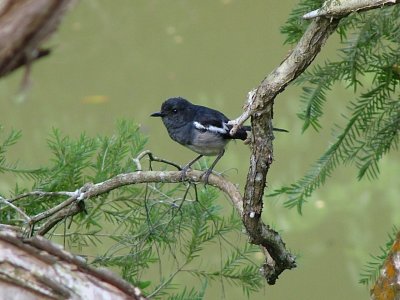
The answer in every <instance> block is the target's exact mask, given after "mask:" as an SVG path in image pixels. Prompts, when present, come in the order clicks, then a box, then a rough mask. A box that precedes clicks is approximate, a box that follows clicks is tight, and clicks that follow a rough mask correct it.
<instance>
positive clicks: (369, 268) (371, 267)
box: [360, 227, 398, 286]
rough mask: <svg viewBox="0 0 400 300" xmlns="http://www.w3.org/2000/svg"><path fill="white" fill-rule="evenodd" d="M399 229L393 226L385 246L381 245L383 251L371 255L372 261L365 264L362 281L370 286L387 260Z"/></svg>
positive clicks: (361, 276)
mask: <svg viewBox="0 0 400 300" xmlns="http://www.w3.org/2000/svg"><path fill="white" fill-rule="evenodd" d="M397 232H398V229H397V228H396V227H393V229H392V232H391V233H389V234H388V240H387V242H386V244H385V245H384V246H383V247H380V250H381V253H380V254H378V255H371V259H372V260H371V261H369V262H367V264H366V265H365V266H364V270H363V273H361V275H360V283H361V284H364V285H366V286H369V285H370V284H371V283H373V282H375V281H376V279H377V278H378V276H379V271H380V269H381V268H382V266H383V263H384V262H385V259H386V257H387V256H388V254H389V251H390V249H391V247H392V246H393V243H394V242H395V240H396V234H397Z"/></svg>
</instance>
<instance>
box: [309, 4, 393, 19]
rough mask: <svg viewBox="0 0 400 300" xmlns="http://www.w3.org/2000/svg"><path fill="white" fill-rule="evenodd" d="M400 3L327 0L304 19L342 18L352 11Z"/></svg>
mask: <svg viewBox="0 0 400 300" xmlns="http://www.w3.org/2000/svg"><path fill="white" fill-rule="evenodd" d="M398 3H400V0H346V1H337V0H329V1H325V2H324V4H323V5H322V7H321V8H319V9H317V10H313V11H311V12H309V13H307V14H305V15H304V16H303V18H304V19H313V18H317V17H329V18H342V17H344V16H347V15H348V14H350V13H352V12H360V11H364V10H370V9H373V8H380V7H383V6H388V5H393V4H398Z"/></svg>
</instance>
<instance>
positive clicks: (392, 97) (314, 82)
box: [270, 0, 400, 213]
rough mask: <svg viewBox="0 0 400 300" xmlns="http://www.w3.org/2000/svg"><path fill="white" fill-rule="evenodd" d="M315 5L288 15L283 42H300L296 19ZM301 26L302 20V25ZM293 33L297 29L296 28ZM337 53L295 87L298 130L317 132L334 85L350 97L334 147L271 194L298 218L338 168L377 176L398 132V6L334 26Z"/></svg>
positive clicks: (303, 6)
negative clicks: (338, 45) (353, 168)
mask: <svg viewBox="0 0 400 300" xmlns="http://www.w3.org/2000/svg"><path fill="white" fill-rule="evenodd" d="M314 4H315V5H316V4H317V1H309V0H305V1H302V3H301V4H300V6H299V9H296V10H295V11H294V12H293V14H292V15H291V17H290V19H289V21H288V23H287V25H285V27H284V28H283V32H285V33H287V34H288V38H287V41H288V42H291V43H293V42H296V41H297V40H298V39H299V36H300V32H303V27H300V26H297V27H296V26H295V25H296V24H297V23H296V21H295V20H297V19H298V18H300V17H301V15H302V14H303V13H304V12H306V11H309V10H311V7H312V6H313V5H314ZM303 22H304V21H302V24H303ZM296 28H297V29H296ZM338 33H339V34H340V38H341V45H342V47H341V49H340V50H339V57H340V59H339V60H338V61H332V60H328V61H326V62H325V63H324V65H318V66H315V67H314V68H313V69H312V70H310V71H307V72H305V73H304V74H303V75H302V76H301V77H300V78H299V79H298V80H297V84H301V85H304V87H303V91H304V92H303V95H302V97H301V100H302V102H303V105H304V109H303V111H302V112H301V113H300V114H299V117H300V118H301V119H302V120H303V121H304V124H303V131H305V130H307V129H309V128H310V127H311V128H314V129H315V130H319V129H320V128H321V124H320V118H321V116H322V115H323V112H324V104H325V102H326V100H327V98H326V95H327V94H328V93H329V92H330V90H331V88H332V86H333V85H334V84H336V83H338V82H342V83H345V85H346V86H347V87H348V88H352V89H353V90H354V92H355V95H356V96H355V99H354V100H351V101H350V105H349V106H348V107H347V110H348V116H345V119H346V123H347V124H346V125H345V126H344V127H340V126H338V125H336V126H335V127H336V130H335V132H336V133H337V134H336V136H335V137H334V142H333V143H332V144H331V145H330V146H329V148H328V149H327V150H326V151H325V153H323V154H322V156H321V157H320V158H319V159H318V160H317V161H316V162H315V164H314V165H313V166H312V167H311V169H310V170H309V171H308V172H307V173H306V174H305V175H304V177H303V178H301V179H299V180H298V181H297V182H295V183H293V184H291V185H288V186H284V187H281V188H279V189H277V190H275V191H274V192H273V193H272V194H271V195H270V196H276V195H279V194H286V195H287V196H288V200H287V201H286V202H285V205H286V206H287V207H297V209H298V211H299V212H300V213H301V210H302V206H303V204H304V203H305V202H306V200H307V198H308V197H310V195H311V194H312V193H313V192H314V191H315V190H316V189H317V188H319V187H320V186H321V185H323V184H324V183H325V181H326V179H327V178H328V177H330V175H331V174H332V172H333V171H334V170H335V169H336V168H337V167H338V166H339V165H341V164H353V165H355V166H356V167H357V168H358V179H362V178H364V177H367V178H368V179H374V178H376V177H377V176H378V175H379V161H380V159H381V158H382V157H383V156H384V155H385V154H387V153H388V152H389V151H391V150H397V149H398V143H399V131H400V95H399V93H398V86H399V83H400V72H399V64H400V42H399V41H400V7H399V6H398V5H396V6H392V7H387V8H382V9H376V10H372V11H368V12H364V13H360V14H357V13H355V14H352V15H350V16H349V17H347V18H346V19H345V20H344V21H343V22H342V23H341V24H340V26H339V28H338Z"/></svg>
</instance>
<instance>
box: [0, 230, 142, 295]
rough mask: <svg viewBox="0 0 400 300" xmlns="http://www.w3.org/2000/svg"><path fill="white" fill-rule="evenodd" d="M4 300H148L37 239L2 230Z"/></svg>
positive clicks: (0, 276) (111, 276) (0, 277)
mask: <svg viewBox="0 0 400 300" xmlns="http://www.w3.org/2000/svg"><path fill="white" fill-rule="evenodd" d="M0 249H1V251H0V291H1V292H0V297H1V299H8V300H12V299H24V300H31V299H83V298H85V299H97V300H102V299H104V300H106V299H117V300H118V299H137V300H139V299H140V300H142V299H146V298H145V297H144V296H142V295H141V292H140V290H139V289H138V288H135V287H133V286H131V285H130V284H129V283H127V282H125V281H124V280H122V279H120V278H119V277H117V276H115V275H114V274H112V273H111V272H109V271H106V270H97V269H94V268H91V267H89V266H87V264H86V263H85V261H84V260H83V259H81V258H79V257H77V256H74V255H72V254H70V253H69V252H67V251H64V250H63V249H62V248H61V247H60V246H59V245H57V244H54V243H52V242H50V241H48V240H46V239H44V238H43V237H40V236H37V237H33V238H30V239H23V238H22V236H21V235H20V234H18V233H17V232H16V231H14V230H12V229H10V228H7V227H5V226H2V227H1V228H0Z"/></svg>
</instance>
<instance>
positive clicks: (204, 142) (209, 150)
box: [186, 131, 229, 156]
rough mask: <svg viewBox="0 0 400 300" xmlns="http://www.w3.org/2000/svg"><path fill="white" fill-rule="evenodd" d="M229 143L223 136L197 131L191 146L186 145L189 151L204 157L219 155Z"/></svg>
mask: <svg viewBox="0 0 400 300" xmlns="http://www.w3.org/2000/svg"><path fill="white" fill-rule="evenodd" d="M228 142H229V140H228V139H224V138H223V137H222V136H221V135H219V134H215V133H213V132H209V131H204V132H202V131H195V133H194V134H193V136H192V140H191V142H190V144H188V145H186V146H187V147H188V148H189V149H191V150H193V151H194V152H197V153H199V154H202V155H206V156H212V155H218V154H219V153H220V152H221V151H222V150H223V149H224V148H225V146H226V144H227V143H228Z"/></svg>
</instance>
